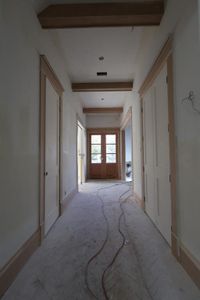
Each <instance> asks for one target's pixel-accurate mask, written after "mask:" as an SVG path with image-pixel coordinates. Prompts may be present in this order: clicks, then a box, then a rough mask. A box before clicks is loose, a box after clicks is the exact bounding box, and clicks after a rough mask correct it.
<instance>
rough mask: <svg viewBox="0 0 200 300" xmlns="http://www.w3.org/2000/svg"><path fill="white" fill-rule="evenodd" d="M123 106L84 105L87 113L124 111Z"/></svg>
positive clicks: (84, 111) (84, 110)
mask: <svg viewBox="0 0 200 300" xmlns="http://www.w3.org/2000/svg"><path fill="white" fill-rule="evenodd" d="M122 112H123V107H83V113H85V114H94V113H95V114H107V113H122Z"/></svg>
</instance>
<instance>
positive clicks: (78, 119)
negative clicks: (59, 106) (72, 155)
mask: <svg viewBox="0 0 200 300" xmlns="http://www.w3.org/2000/svg"><path fill="white" fill-rule="evenodd" d="M78 123H80V125H81V127H82V128H83V130H84V133H85V132H86V129H85V126H83V122H82V120H81V118H80V117H79V115H78V114H76V187H77V190H78V186H79V184H78V126H79V125H78ZM85 135H86V133H85ZM85 144H86V136H85ZM85 152H86V149H85ZM86 156H87V155H86V153H85V158H84V161H85V160H86ZM84 163H85V162H84ZM86 165H87V164H86ZM85 173H86V172H84V181H83V182H82V183H85V180H86V178H87V174H85Z"/></svg>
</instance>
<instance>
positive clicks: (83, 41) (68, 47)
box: [31, 0, 150, 107]
mask: <svg viewBox="0 0 200 300" xmlns="http://www.w3.org/2000/svg"><path fill="white" fill-rule="evenodd" d="M31 1H32V2H33V3H34V5H35V9H36V10H37V11H39V9H40V10H41V9H43V8H44V7H45V6H47V5H49V4H52V3H53V4H58V3H74V2H78V3H84V2H87V3H88V2H123V1H122V0H121V1H120V0H118V1H117V0H107V1H105V0H91V1H88V0H73V1H72V0H71V1H70V0H31ZM126 1H127V0H126ZM146 1H150V0H146ZM127 2H144V0H136V1H135V0H129V1H127ZM143 30H144V29H143V27H134V28H133V27H119V28H118V27H113V28H112V27H107V28H74V29H55V30H52V29H51V30H50V31H51V34H52V36H53V38H54V40H55V41H56V43H57V46H58V47H59V48H60V50H61V51H62V54H63V58H64V60H65V63H66V67H67V72H68V75H69V77H70V80H71V82H112V81H134V77H135V69H136V68H135V66H136V63H137V58H138V56H139V53H140V50H141V44H142V36H143ZM101 56H103V57H104V60H101V61H100V60H99V57H101ZM97 72H107V73H108V75H107V77H98V76H97V74H96V73H97ZM127 93H130V92H81V93H79V96H80V99H81V103H82V105H83V107H115V106H123V104H124V102H125V99H126V97H127ZM101 98H104V101H102V100H101Z"/></svg>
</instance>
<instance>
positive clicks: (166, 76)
mask: <svg viewBox="0 0 200 300" xmlns="http://www.w3.org/2000/svg"><path fill="white" fill-rule="evenodd" d="M166 83H167V84H168V76H166Z"/></svg>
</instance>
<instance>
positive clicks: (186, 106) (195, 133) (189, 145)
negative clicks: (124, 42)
mask: <svg viewBox="0 0 200 300" xmlns="http://www.w3.org/2000/svg"><path fill="white" fill-rule="evenodd" d="M199 24H200V23H199V8H198V1H196V0H191V1H186V0H177V1H173V0H168V1H167V3H166V10H165V15H164V17H163V20H162V23H161V25H160V26H159V27H154V28H153V27H152V28H146V29H145V30H144V35H143V40H142V48H141V51H140V52H139V54H138V57H137V61H138V65H137V68H136V74H137V76H136V78H135V81H134V87H135V89H136V90H138V89H139V88H140V86H141V84H142V82H143V81H144V79H145V77H146V75H147V74H148V72H149V70H150V68H151V66H152V65H153V63H154V61H155V60H156V57H157V56H158V54H159V51H160V50H161V49H162V47H163V45H164V43H165V41H166V40H167V38H168V37H169V36H170V35H171V34H173V44H174V45H173V63H174V66H173V68H174V107H175V131H176V133H175V134H176V140H177V218H178V236H179V238H180V242H181V243H182V244H183V246H185V247H186V248H187V249H188V250H189V252H190V253H191V254H192V255H193V256H194V257H195V258H196V259H198V260H199V261H200V235H199V228H200V218H199V211H200V201H199V194H200V185H199V178H200V135H199V132H200V115H199V114H198V113H197V112H195V111H194V110H193V109H192V106H191V103H189V102H184V103H182V99H183V98H185V97H187V95H188V94H189V91H191V90H192V91H194V94H195V100H194V101H195V106H196V107H198V108H199V109H200V84H199V79H200V60H199V57H200V38H199V37H200V35H199V32H200V25H199ZM133 101H135V100H133ZM133 112H134V110H133ZM133 122H135V121H134V117H133ZM133 127H134V125H133ZM134 139H135V136H134Z"/></svg>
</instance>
